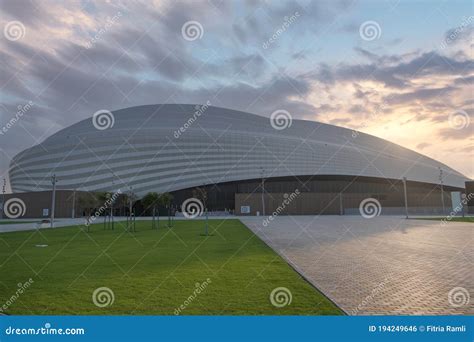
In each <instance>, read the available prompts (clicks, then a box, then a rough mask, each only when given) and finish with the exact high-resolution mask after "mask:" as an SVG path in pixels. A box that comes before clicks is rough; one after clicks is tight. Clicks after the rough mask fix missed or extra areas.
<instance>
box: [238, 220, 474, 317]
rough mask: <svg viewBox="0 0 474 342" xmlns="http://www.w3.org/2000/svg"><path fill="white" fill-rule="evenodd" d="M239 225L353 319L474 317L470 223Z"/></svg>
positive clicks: (472, 228) (472, 227) (473, 254)
mask: <svg viewBox="0 0 474 342" xmlns="http://www.w3.org/2000/svg"><path fill="white" fill-rule="evenodd" d="M241 220H242V222H243V223H244V224H246V225H247V226H248V227H249V228H250V229H252V230H253V231H254V232H255V233H256V234H257V235H258V236H260V238H262V239H263V240H264V241H265V242H266V243H267V244H269V245H270V246H271V247H272V248H273V249H275V250H276V251H277V252H278V253H279V254H280V255H282V256H283V257H285V258H286V259H287V260H288V261H289V262H290V263H291V264H292V265H294V267H295V268H296V269H297V270H298V271H299V272H300V273H301V274H302V275H304V276H305V277H306V278H307V279H308V280H309V281H311V282H312V283H313V284H314V286H316V287H317V288H318V289H320V290H321V291H322V292H323V293H324V294H325V295H327V296H328V297H329V298H331V299H332V300H333V301H334V302H335V303H336V304H338V305H339V306H340V307H341V308H342V309H343V310H345V311H346V312H347V313H348V314H350V315H383V314H394V315H407V314H408V315H415V314H420V315H442V314H443V315H444V314H452V315H460V314H471V315H472V314H474V298H473V297H474V274H473V272H472V270H473V261H474V248H473V246H474V244H473V242H474V241H473V237H474V225H472V224H471V223H457V222H450V223H449V224H448V225H442V224H440V223H439V222H437V221H428V220H426V221H425V220H405V219H404V218H397V217H381V216H380V217H374V218H371V219H365V218H363V217H358V216H342V217H341V216H321V217H316V216H282V217H277V218H275V220H273V221H272V222H271V223H270V224H268V225H267V226H264V225H263V224H262V222H263V220H262V218H258V217H249V218H242V219H241ZM450 292H451V296H450ZM450 299H451V302H450Z"/></svg>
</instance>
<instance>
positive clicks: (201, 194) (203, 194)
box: [193, 187, 209, 236]
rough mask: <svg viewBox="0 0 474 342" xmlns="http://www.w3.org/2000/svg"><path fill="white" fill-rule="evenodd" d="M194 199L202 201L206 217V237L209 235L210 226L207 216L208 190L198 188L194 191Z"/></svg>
mask: <svg viewBox="0 0 474 342" xmlns="http://www.w3.org/2000/svg"><path fill="white" fill-rule="evenodd" d="M193 197H194V198H197V199H198V200H200V201H201V203H202V206H203V209H204V213H205V215H206V236H207V235H209V224H208V215H207V190H206V188H201V187H198V188H196V189H194V190H193Z"/></svg>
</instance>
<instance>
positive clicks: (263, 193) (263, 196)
mask: <svg viewBox="0 0 474 342" xmlns="http://www.w3.org/2000/svg"><path fill="white" fill-rule="evenodd" d="M261 173H262V186H261V188H262V216H265V178H264V175H265V170H264V169H263V168H262V171H261Z"/></svg>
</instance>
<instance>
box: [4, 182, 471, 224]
mask: <svg viewBox="0 0 474 342" xmlns="http://www.w3.org/2000/svg"><path fill="white" fill-rule="evenodd" d="M468 183H469V184H468ZM466 185H467V190H466V189H463V188H456V187H450V186H444V187H443V190H441V185H439V184H429V183H421V182H413V181H407V183H406V188H407V204H408V208H409V213H410V214H411V215H423V214H424V215H437V214H446V215H448V214H449V213H450V212H452V211H453V209H455V208H456V207H458V204H457V202H456V198H457V197H460V198H462V197H461V196H462V195H463V194H465V196H466V198H469V199H472V197H474V196H473V195H472V193H474V182H467V183H466ZM196 193H199V194H202V193H205V194H206V197H207V199H206V200H205V206H206V207H207V208H208V210H209V211H210V212H226V213H234V214H236V215H264V214H265V215H271V214H272V213H274V212H277V213H278V214H279V215H352V214H359V206H360V204H361V203H362V201H364V200H366V199H375V200H376V201H377V202H378V203H380V207H381V214H382V215H383V214H397V215H398V214H404V213H405V197H404V184H403V181H402V180H396V179H385V178H372V177H360V176H301V177H300V176H295V177H279V178H270V179H264V180H263V186H262V179H252V180H243V181H236V182H228V183H220V184H213V185H204V186H202V187H200V188H199V191H198V192H197V191H196V188H189V189H184V190H179V191H174V192H172V193H171V194H172V195H173V202H172V207H173V208H176V209H177V210H178V211H180V210H181V204H182V203H183V202H184V201H185V200H186V199H188V198H192V197H196ZM468 194H471V196H469V195H468ZM11 198H18V199H20V200H21V201H23V203H24V205H25V210H24V213H23V215H22V216H21V217H19V218H48V217H50V215H51V203H52V192H51V191H39V192H24V193H15V194H5V195H4V200H5V201H8V200H9V199H11ZM102 202H103V200H102ZM472 204H473V201H472V200H471V201H470V202H468V204H467V205H464V206H462V209H461V210H459V209H458V210H457V214H463V213H468V212H471V213H474V212H473V210H472V209H473V207H472ZM101 205H102V203H101V200H100V199H99V198H98V194H97V193H89V192H85V191H73V190H57V191H56V206H55V217H57V218H73V217H74V218H78V217H85V216H87V215H90V214H91V213H92V214H93V213H94V212H95V211H96V210H98V208H99V207H101ZM109 210H112V211H113V214H114V215H115V216H124V215H128V213H129V206H128V201H127V200H126V199H125V198H123V197H122V196H120V197H118V199H117V200H116V201H115V202H114V205H113V208H109ZM133 211H134V212H135V215H137V216H141V215H150V214H151V210H150V209H149V208H145V207H144V206H143V205H142V203H141V201H140V200H137V201H136V202H135V203H134V205H133ZM159 212H160V214H161V215H166V214H167V213H168V209H167V208H159ZM2 214H3V218H6V216H5V214H4V213H2Z"/></svg>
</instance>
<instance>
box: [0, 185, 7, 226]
mask: <svg viewBox="0 0 474 342" xmlns="http://www.w3.org/2000/svg"><path fill="white" fill-rule="evenodd" d="M6 187H7V180H6V179H5V178H3V186H2V215H0V217H2V218H3V213H4V211H5V191H6Z"/></svg>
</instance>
